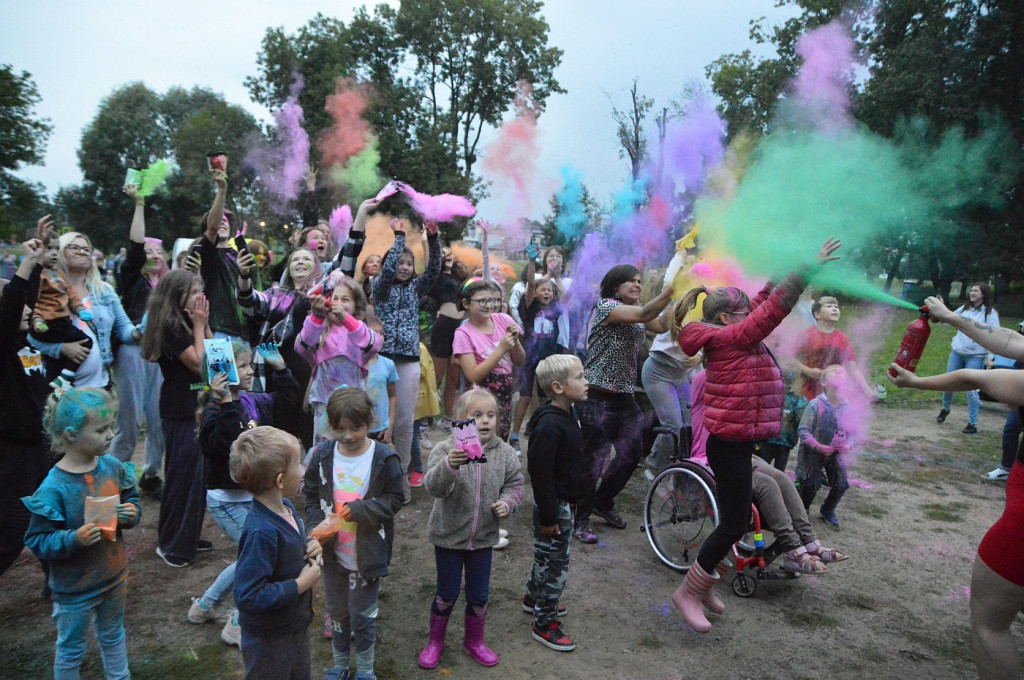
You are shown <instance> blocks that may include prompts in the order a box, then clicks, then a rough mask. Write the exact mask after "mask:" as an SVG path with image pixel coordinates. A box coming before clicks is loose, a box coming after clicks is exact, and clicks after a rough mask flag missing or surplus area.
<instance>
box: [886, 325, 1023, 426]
mask: <svg viewBox="0 0 1024 680" xmlns="http://www.w3.org/2000/svg"><path fill="white" fill-rule="evenodd" d="M930 308H931V307H930V306H929V309H930ZM979 344H980V343H979ZM893 372H895V373H896V377H893V375H892V374H893ZM886 375H887V376H889V380H891V381H892V383H893V384H894V385H896V386H897V387H910V388H912V389H915V390H929V391H932V392H967V391H969V390H984V391H985V393H986V394H990V395H992V396H993V397H995V398H996V399H997V400H998V401H1000V402H1002V403H1004V404H1010V405H1013V406H1024V371H1015V370H1013V369H1010V368H995V369H992V370H990V371H984V370H979V369H976V368H962V369H960V370H958V371H952V372H951V373H940V374H939V375H929V376H924V377H922V376H917V375H914V374H913V373H911V372H910V371H908V370H906V369H905V368H903V367H902V366H897V365H896V364H892V365H891V366H890V367H889V371H887V372H886Z"/></svg>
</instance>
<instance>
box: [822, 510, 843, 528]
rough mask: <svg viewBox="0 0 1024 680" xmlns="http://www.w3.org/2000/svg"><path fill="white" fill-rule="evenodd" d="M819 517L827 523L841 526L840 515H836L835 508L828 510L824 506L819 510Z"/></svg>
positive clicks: (836, 526)
mask: <svg viewBox="0 0 1024 680" xmlns="http://www.w3.org/2000/svg"><path fill="white" fill-rule="evenodd" d="M818 517H820V518H821V519H823V520H824V521H825V524H828V525H829V526H833V527H835V528H836V529H838V528H839V516H838V515H836V511H835V510H829V511H826V510H825V509H824V508H822V509H821V510H819V511H818Z"/></svg>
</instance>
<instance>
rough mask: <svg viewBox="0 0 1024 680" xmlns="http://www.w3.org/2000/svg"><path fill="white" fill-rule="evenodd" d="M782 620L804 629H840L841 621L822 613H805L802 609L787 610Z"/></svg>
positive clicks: (783, 611)
mask: <svg viewBox="0 0 1024 680" xmlns="http://www.w3.org/2000/svg"><path fill="white" fill-rule="evenodd" d="M782 618H783V619H785V620H786V623H788V624H789V625H791V626H800V627H802V628H838V627H839V621H838V620H836V619H834V618H833V617H831V616H829V615H828V614H826V613H824V612H820V611H804V610H802V609H793V608H789V607H787V608H785V609H783V610H782Z"/></svg>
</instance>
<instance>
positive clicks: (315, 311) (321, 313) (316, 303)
mask: <svg viewBox="0 0 1024 680" xmlns="http://www.w3.org/2000/svg"><path fill="white" fill-rule="evenodd" d="M309 312H310V313H311V314H312V315H313V316H315V317H316V318H318V319H323V318H324V317H326V316H327V300H326V298H324V296H323V295H310V296H309Z"/></svg>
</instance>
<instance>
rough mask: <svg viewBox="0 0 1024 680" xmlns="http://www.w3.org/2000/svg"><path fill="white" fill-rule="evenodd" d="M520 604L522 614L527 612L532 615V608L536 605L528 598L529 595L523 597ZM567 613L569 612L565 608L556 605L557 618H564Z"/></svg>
mask: <svg viewBox="0 0 1024 680" xmlns="http://www.w3.org/2000/svg"><path fill="white" fill-rule="evenodd" d="M522 603H523V611H524V612H528V613H530V614H532V613H533V608H534V607H535V606H536V605H537V603H536V602H534V600H533V598H532V597H530V596H529V595H523V599H522ZM568 613H569V611H568V610H567V609H566V608H565V607H563V606H562V605H558V616H559V618H561V617H563V616H565V615H566V614H568Z"/></svg>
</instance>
